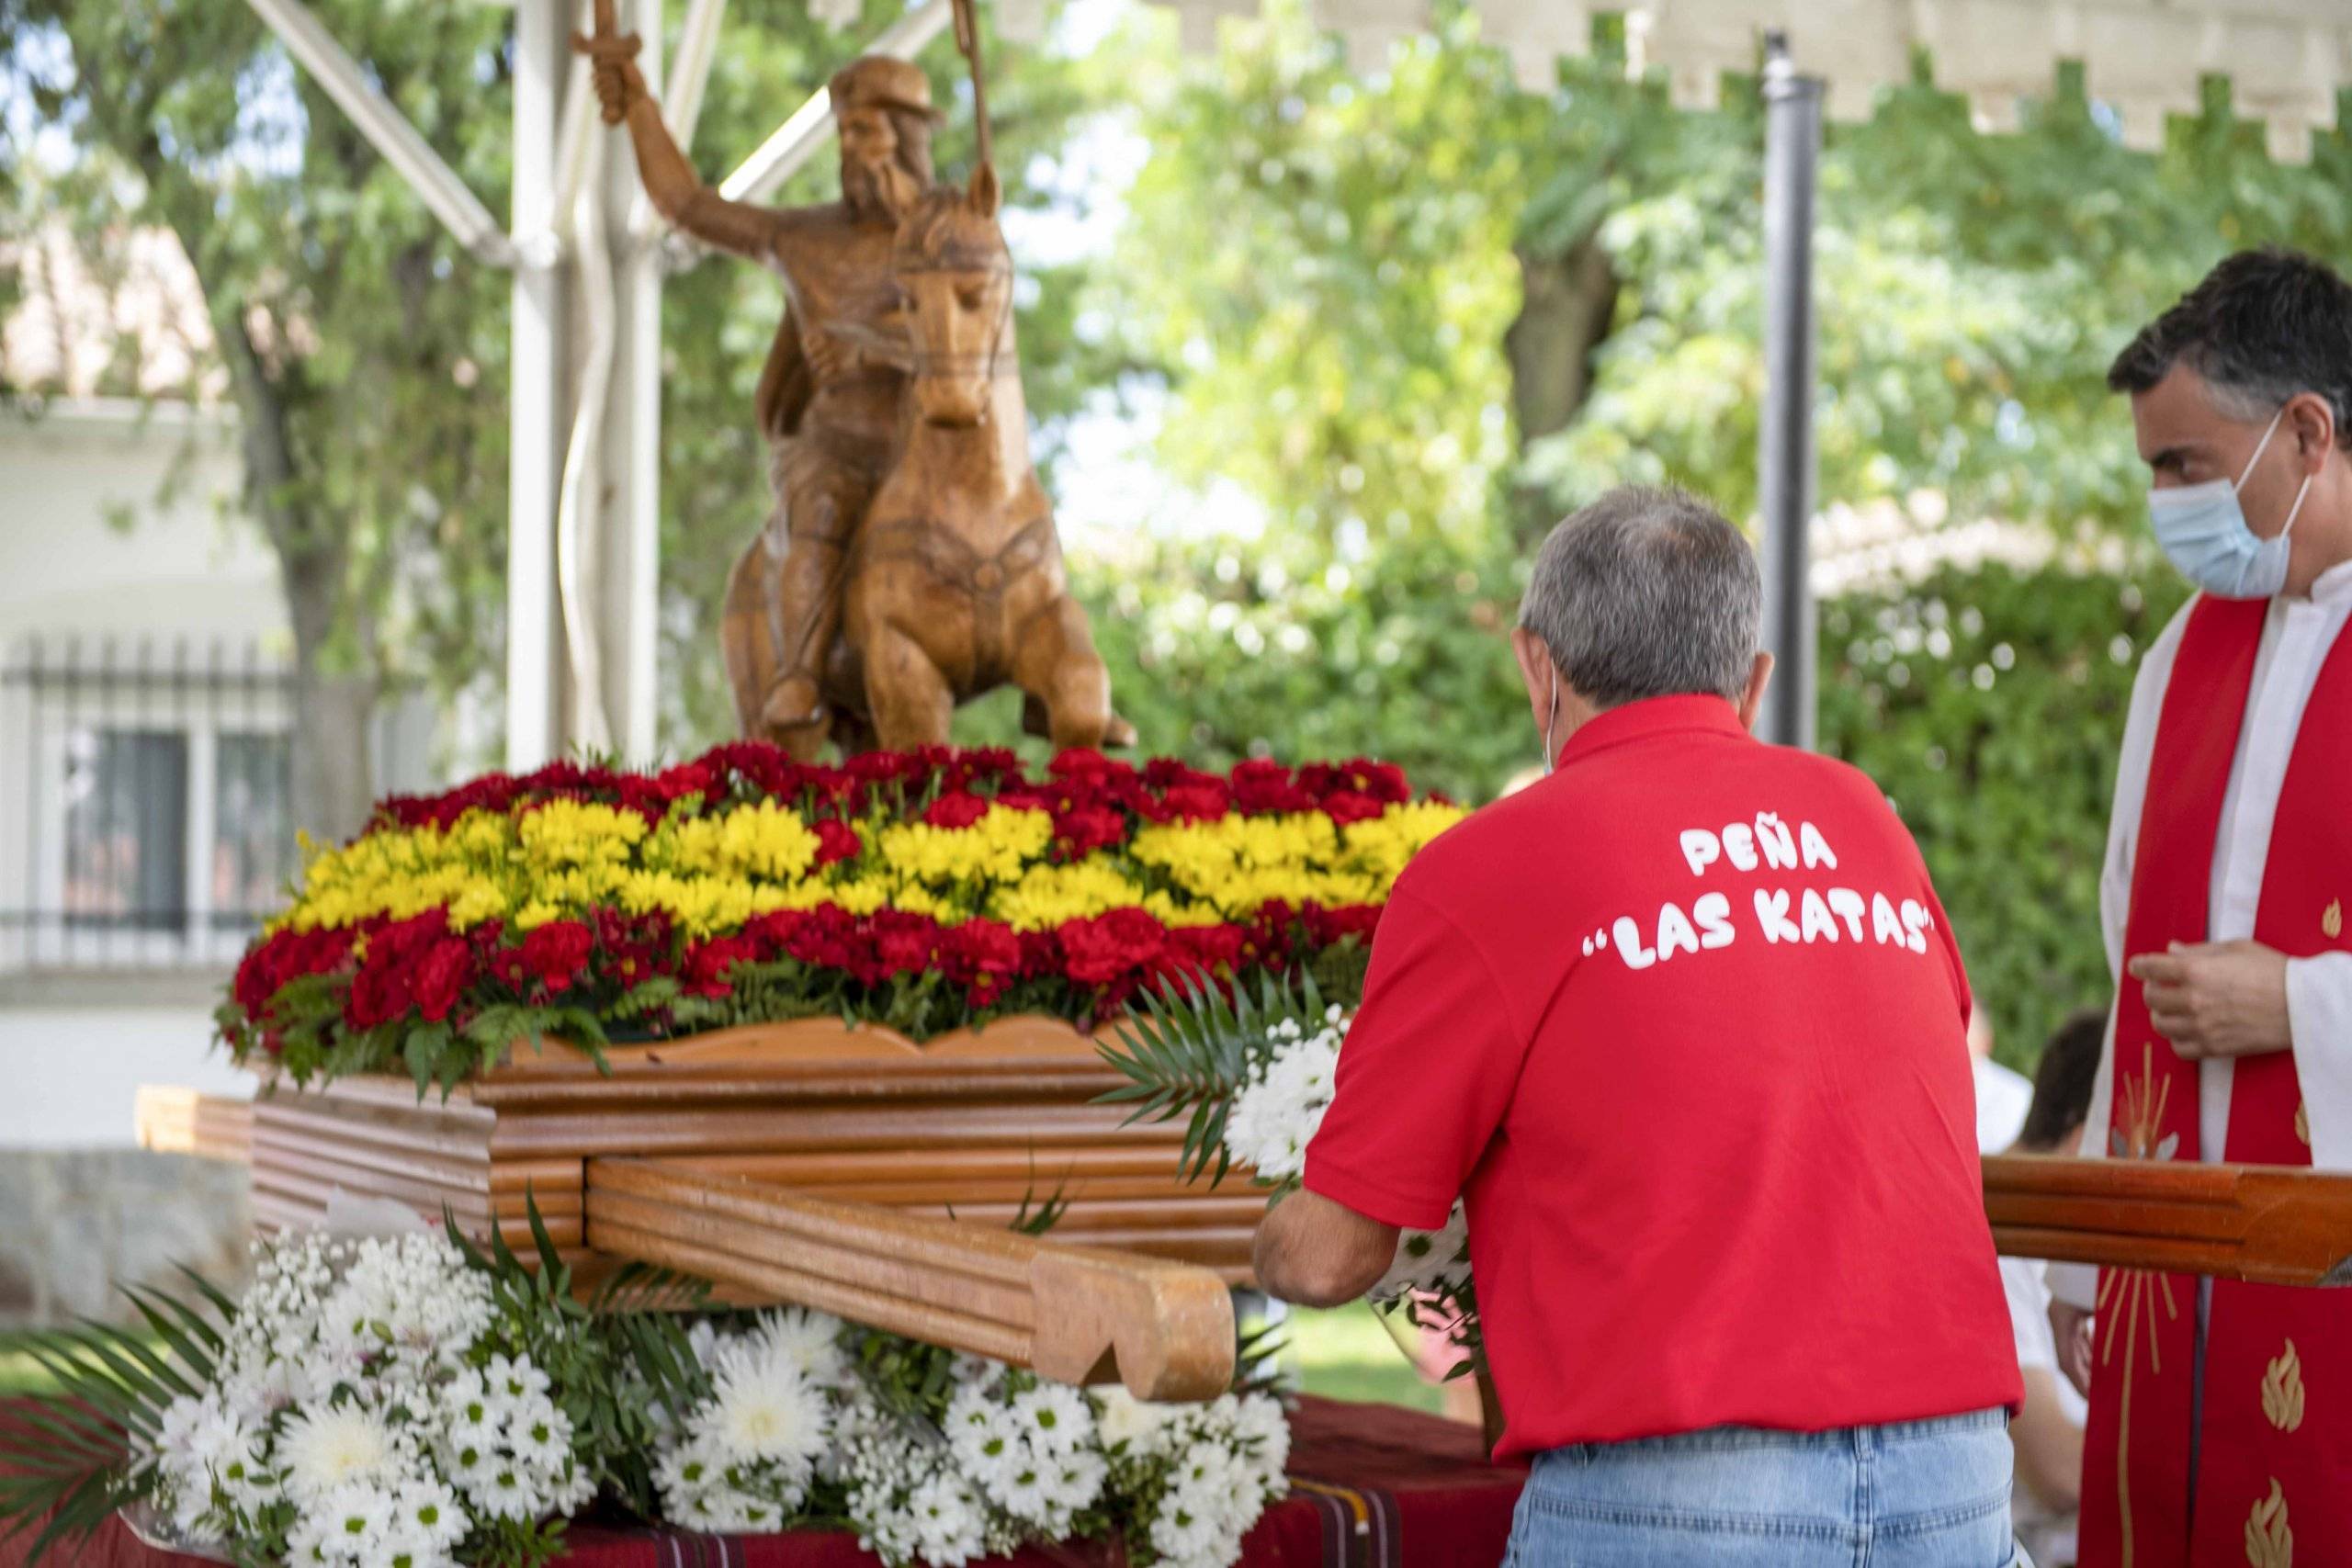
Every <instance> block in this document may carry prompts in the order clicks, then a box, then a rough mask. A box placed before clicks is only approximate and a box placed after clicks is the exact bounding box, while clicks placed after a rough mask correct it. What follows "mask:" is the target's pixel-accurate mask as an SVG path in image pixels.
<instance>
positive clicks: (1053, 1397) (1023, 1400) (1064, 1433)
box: [1012, 1382, 1094, 1453]
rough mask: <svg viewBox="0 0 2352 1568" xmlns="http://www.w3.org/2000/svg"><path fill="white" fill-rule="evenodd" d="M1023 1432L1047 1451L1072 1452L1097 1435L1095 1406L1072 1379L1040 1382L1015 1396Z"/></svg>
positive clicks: (1036, 1447) (1033, 1442)
mask: <svg viewBox="0 0 2352 1568" xmlns="http://www.w3.org/2000/svg"><path fill="white" fill-rule="evenodd" d="M1012 1411H1013V1415H1014V1416H1015V1417H1016V1418H1017V1419H1018V1421H1019V1424H1020V1428H1021V1434H1022V1436H1023V1438H1026V1439H1027V1440H1028V1441H1029V1443H1030V1445H1031V1446H1032V1447H1033V1448H1035V1449H1037V1450H1040V1451H1041V1452H1045V1453H1069V1452H1071V1451H1073V1450H1076V1449H1078V1448H1080V1446H1082V1445H1083V1444H1085V1443H1087V1442H1088V1441H1090V1440H1091V1438H1093V1436H1094V1410H1093V1407H1092V1406H1091V1405H1090V1404H1087V1403H1086V1395H1084V1394H1083V1393H1080V1392H1079V1391H1078V1390H1076V1389H1074V1388H1072V1387H1070V1386H1069V1384H1068V1383H1058V1382H1046V1383H1039V1384H1038V1385H1037V1386H1036V1387H1035V1388H1033V1389H1030V1390H1028V1391H1027V1392H1025V1393H1018V1394H1015V1395H1014V1396H1013V1399H1012Z"/></svg>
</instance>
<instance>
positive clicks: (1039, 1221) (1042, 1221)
mask: <svg viewBox="0 0 2352 1568" xmlns="http://www.w3.org/2000/svg"><path fill="white" fill-rule="evenodd" d="M1068 1190H1069V1188H1068V1187H1067V1186H1066V1185H1065V1184H1064V1183H1062V1182H1059V1181H1057V1182H1055V1183H1054V1190H1052V1191H1051V1192H1048V1193H1046V1198H1045V1201H1043V1202H1038V1201H1037V1161H1036V1156H1035V1153H1034V1152H1033V1153H1032V1154H1031V1156H1030V1159H1029V1184H1028V1185H1027V1186H1026V1187H1024V1188H1023V1189H1022V1191H1021V1212H1020V1213H1017V1214H1015V1215H1013V1216H1012V1226H1011V1228H1012V1230H1014V1231H1016V1232H1018V1233H1020V1234H1021V1235H1032V1236H1037V1235H1045V1234H1046V1232H1048V1231H1050V1230H1052V1229H1053V1228H1054V1227H1055V1226H1056V1225H1057V1224H1061V1223H1062V1216H1063V1215H1064V1214H1067V1213H1069V1200H1068V1199H1067V1198H1064V1197H1063V1196H1062V1194H1063V1193H1064V1192H1066V1191H1068ZM1033 1204H1034V1205H1035V1207H1034V1208H1033V1207H1032V1205H1033Z"/></svg>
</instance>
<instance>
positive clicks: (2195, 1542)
mask: <svg viewBox="0 0 2352 1568" xmlns="http://www.w3.org/2000/svg"><path fill="white" fill-rule="evenodd" d="M2109 384H2110V385H2111V386H2113V387H2114V388H2115V389H2117V390H2119V391H2125V392H2129V393H2130V394H2131V416H2132V423H2133V425H2134V427H2135V429H2136V431H2137V434H2138V437H2139V447H2140V455H2141V457H2143V459H2145V460H2146V462H2147V464H2148V466H2149V468H2150V469H2151V470H2153V473H2154V488H2153V490H2152V491H2151V493H2150V496H2149V503H2148V504H2149V513H2150V522H2151V525H2153V527H2154V532H2155V536H2156V540H2157V542H2158V543H2159V544H2160V545H2161V546H2162V547H2164V550H2165V554H2166V555H2167V556H2168V557H2170V558H2171V559H2172V560H2173V562H2174V564H2175V565H2177V567H2178V568H2179V569H2180V570H2182V571H2183V572H2184V573H2185V574H2186V575H2187V576H2188V578H2189V579H2190V581H2193V582H2195V583H2196V584H2197V586H2198V590H2199V592H2198V593H2197V594H2196V596H2195V597H2194V598H2193V599H2191V600H2190V602H2189V603H2188V605H2187V606H2186V607H2185V608H2184V609H2183V610H2182V611H2181V613H2180V614H2179V615H2177V616H2176V617H2175V618H2174V619H2173V622H2172V624H2171V625H2170V626H2166V627H2165V631H2164V634H2163V635H2162V636H2161V637H2158V638H2157V639H2156V641H2155V642H2154V645H2153V646H2151V647H2150V649H2148V653H2147V657H2146V659H2145V660H2143V662H2142V664H2141V666H2140V673H2139V679H2138V682H2137V683H2136V684H2135V686H2134V687H2133V690H2132V694H2131V713H2130V716H2129V717H2128V720H2127V722H2126V726H2125V729H2124V739H2123V753H2122V758H2121V762H2120V768H2119V770H2118V777H2117V780H2116V789H2115V812H2114V818H2113V820H2112V822H2111V823H2110V825H2109V833H2108V852H2107V866H2106V873H2105V875H2104V878H2103V882H2102V887H2101V894H2102V897H2101V904H2102V909H2103V914H2104V922H2103V923H2104V925H2105V928H2106V937H2107V949H2108V955H2109V962H2110V964H2113V965H2114V967H2115V969H2116V971H2117V987H2118V988H2117V994H2116V1000H2115V1008H2114V1011H2113V1013H2112V1015H2111V1018H2110V1021H2109V1034H2108V1041H2107V1051H2106V1056H2105V1059H2104V1061H2103V1063H2102V1066H2101V1067H2100V1071H2099V1077H2098V1088H2097V1089H2096V1091H2095V1094H2094V1097H2093V1100H2092V1103H2091V1112H2090V1121H2089V1123H2088V1125H2087V1127H2086V1131H2085V1133H2084V1146H2083V1152H2084V1153H2085V1154H2086V1155H2093V1156H2109V1157H2114V1158H2123V1159H2183V1160H2188V1159H2196V1160H2228V1161H2232V1162H2237V1163H2245V1164H2256V1165H2282V1166H2318V1167H2322V1168H2333V1169H2339V1170H2342V1169H2352V919H2347V917H2346V903H2347V902H2352V633H2347V631H2346V621H2347V619H2352V286H2347V285H2346V282H2345V280H2344V279H2343V278H2341V277H2339V276H2336V275H2335V273H2333V272H2331V271H2330V270H2328V269H2327V268H2326V267H2325V266H2323V265H2320V264H2319V263H2317V262H2315V261H2312V260H2310V259H2309V258H2307V257H2303V256H2299V255H2294V254H2288V253H2285V252H2278V251H2269V252H2262V253H2249V254H2241V255H2236V256H2233V257H2231V258H2230V259H2229V260H2227V261H2225V262H2223V263H2222V265H2220V266H2218V267H2216V268H2215V269H2214V270H2213V272H2212V273H2211V276H2208V277H2207V278H2206V279H2205V281H2204V282H2202V283H2200V284H2199V285H2198V286H2197V288H2195V289H2194V290H2193V291H2192V292H2190V293H2189V294H2188V296H2187V297H2186V298H2184V299H2182V300H2181V301H2180V302H2179V303H2178V304H2177V305H2176V306H2174V307H2173V308H2172V309H2171V310H2168V311H2166V312H2165V314H2164V315H2163V316H2162V317H2160V318H2159V319H2158V320H2157V321H2154V323H2152V324H2151V325H2150V326H2148V327H2147V328H2146V329H2145V330H2144V331H2143V332H2142V333H2140V335H2139V337H2138V338H2137V339H2135V340H2134V341H2133V342H2132V344H2131V346H2130V347H2128V348H2126V349H2125V350H2124V351H2123V354H2122V355H2121V356H2120V357H2119V358H2118V359H2117V360H2116V362H2115V365H2114V367H2113V368H2112V369H2111V370H2110V371H2109ZM2050 1282H2051V1288H2052V1292H2053V1294H2054V1295H2055V1297H2056V1298H2057V1301H2056V1304H2054V1305H2053V1306H2052V1310H2051V1316H2052V1325H2053V1326H2054V1327H2055V1328H2056V1329H2057V1331H2058V1343H2059V1346H2060V1354H2061V1359H2063V1360H2066V1361H2068V1362H2069V1372H2070V1375H2073V1376H2075V1379H2076V1381H2077V1382H2087V1389H2086V1392H2087V1393H2088V1394H2089V1396H2090V1400H2091V1420H2090V1428H2089V1432H2088V1436H2087V1438H2086V1449H2085V1453H2084V1461H2083V1494H2082V1496H2083V1505H2082V1531H2081V1541H2082V1547H2081V1551H2082V1555H2081V1562H2082V1563H2083V1564H2084V1565H2085V1568H2119V1565H2120V1568H2189V1565H2190V1564H2195V1565H2197V1568H2211V1565H2214V1564H2236V1563H2240V1562H2245V1563H2251V1564H2254V1565H2255V1568H2290V1565H2291V1564H2292V1563H2294V1562H2297V1561H2299V1560H2300V1561H2301V1562H2302V1563H2303V1564H2304V1565H2305V1568H2312V1565H2315V1564H2323V1563H2347V1564H2352V1291H2345V1292H2337V1291H2326V1290H2295V1289H2289V1288H2285V1287H2279V1286H2268V1285H2248V1284H2240V1283H2237V1282H2234V1281H2231V1280H2197V1279H2195V1278H2192V1277H2189V1276H2186V1275H2167V1274H2162V1273H2157V1272H2154V1271H2152V1270H2147V1269H2106V1270H2097V1271H2095V1270H2092V1269H2086V1268H2082V1267H2079V1266H2070V1265H2057V1266H2053V1267H2052V1270H2051V1281H2050Z"/></svg>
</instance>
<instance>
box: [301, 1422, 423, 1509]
mask: <svg viewBox="0 0 2352 1568" xmlns="http://www.w3.org/2000/svg"><path fill="white" fill-rule="evenodd" d="M277 1453H278V1458H279V1461H280V1462H282V1463H283V1464H284V1465H285V1467H286V1487H287V1490H288V1491H289V1492H291V1493H292V1494H293V1495H295V1496H296V1497H298V1498H302V1499H305V1500H309V1499H317V1498H322V1497H324V1496H326V1495H328V1494H329V1493H332V1492H334V1491H336V1490H337V1489H338V1488H342V1487H346V1486H351V1485H354V1484H366V1483H375V1482H379V1481H383V1480H386V1479H389V1478H390V1476H391V1475H392V1474H393V1472H395V1471H396V1470H397V1468H398V1465H399V1460H398V1455H397V1453H396V1451H395V1450H394V1448H393V1445H392V1435H391V1433H390V1432H389V1431H387V1430H386V1429H385V1427H384V1424H383V1422H382V1421H381V1420H379V1418H378V1417H377V1416H374V1415H372V1414H370V1413H369V1412H368V1411H365V1410H361V1409H358V1408H356V1406H353V1405H348V1404H345V1405H319V1406H313V1407H311V1408H310V1409H308V1410H301V1411H297V1412H296V1413H295V1415H294V1416H293V1417H292V1418H291V1419H289V1420H288V1422H287V1423H286V1428H285V1430H284V1432H282V1433H281V1434H280V1435H279V1438H278V1442H277Z"/></svg>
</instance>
